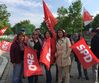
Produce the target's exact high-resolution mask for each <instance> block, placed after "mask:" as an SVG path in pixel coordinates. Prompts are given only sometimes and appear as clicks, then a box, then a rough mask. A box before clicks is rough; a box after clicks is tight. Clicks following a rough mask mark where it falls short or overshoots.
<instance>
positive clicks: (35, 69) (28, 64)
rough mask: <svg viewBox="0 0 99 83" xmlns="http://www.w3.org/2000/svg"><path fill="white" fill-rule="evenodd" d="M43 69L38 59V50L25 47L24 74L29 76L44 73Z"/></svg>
mask: <svg viewBox="0 0 99 83" xmlns="http://www.w3.org/2000/svg"><path fill="white" fill-rule="evenodd" d="M42 74H43V72H42V69H41V67H40V65H39V62H38V60H37V55H36V51H35V50H33V49H31V48H29V47H25V52H24V76H25V77H28V76H31V75H42Z"/></svg>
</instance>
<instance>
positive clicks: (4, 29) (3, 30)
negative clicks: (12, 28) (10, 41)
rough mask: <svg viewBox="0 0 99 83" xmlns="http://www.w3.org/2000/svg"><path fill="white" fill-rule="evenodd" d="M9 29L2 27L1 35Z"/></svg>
mask: <svg viewBox="0 0 99 83" xmlns="http://www.w3.org/2000/svg"><path fill="white" fill-rule="evenodd" d="M7 29H8V27H4V28H3V29H1V30H0V36H2V35H3V34H4V32H5V31H6V30H7Z"/></svg>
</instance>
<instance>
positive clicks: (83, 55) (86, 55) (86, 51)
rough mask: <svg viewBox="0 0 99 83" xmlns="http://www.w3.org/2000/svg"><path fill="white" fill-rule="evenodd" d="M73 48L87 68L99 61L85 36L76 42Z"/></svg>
mask: <svg viewBox="0 0 99 83" xmlns="http://www.w3.org/2000/svg"><path fill="white" fill-rule="evenodd" d="M71 48H72V49H73V51H74V52H75V54H76V56H77V58H78V60H79V61H80V63H81V64H82V65H83V67H84V68H85V69H87V68H89V67H91V66H92V65H94V64H96V63H98V62H99V60H98V59H97V58H96V56H95V55H94V54H93V53H92V51H91V50H90V48H89V46H88V45H87V44H86V42H85V40H84V38H82V39H81V40H79V41H78V42H77V43H75V44H74V45H73V46H72V47H71Z"/></svg>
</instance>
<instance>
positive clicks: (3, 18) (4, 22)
mask: <svg viewBox="0 0 99 83" xmlns="http://www.w3.org/2000/svg"><path fill="white" fill-rule="evenodd" d="M9 17H10V13H8V11H7V6H6V5H5V4H0V29H2V28H4V27H5V26H8V27H9V28H8V29H7V31H6V32H5V34H11V33H13V32H12V30H11V28H10V23H9Z"/></svg>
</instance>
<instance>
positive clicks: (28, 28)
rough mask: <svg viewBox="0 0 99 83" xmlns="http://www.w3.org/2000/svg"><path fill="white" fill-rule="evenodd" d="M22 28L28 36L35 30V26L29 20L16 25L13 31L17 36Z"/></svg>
mask: <svg viewBox="0 0 99 83" xmlns="http://www.w3.org/2000/svg"><path fill="white" fill-rule="evenodd" d="M22 28H24V29H25V31H26V34H32V32H33V31H34V29H35V25H33V24H31V23H30V21H29V20H24V21H21V22H19V23H17V24H15V25H14V27H13V28H12V30H13V32H14V34H17V33H18V32H19V31H20V30H21V29H22Z"/></svg>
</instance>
